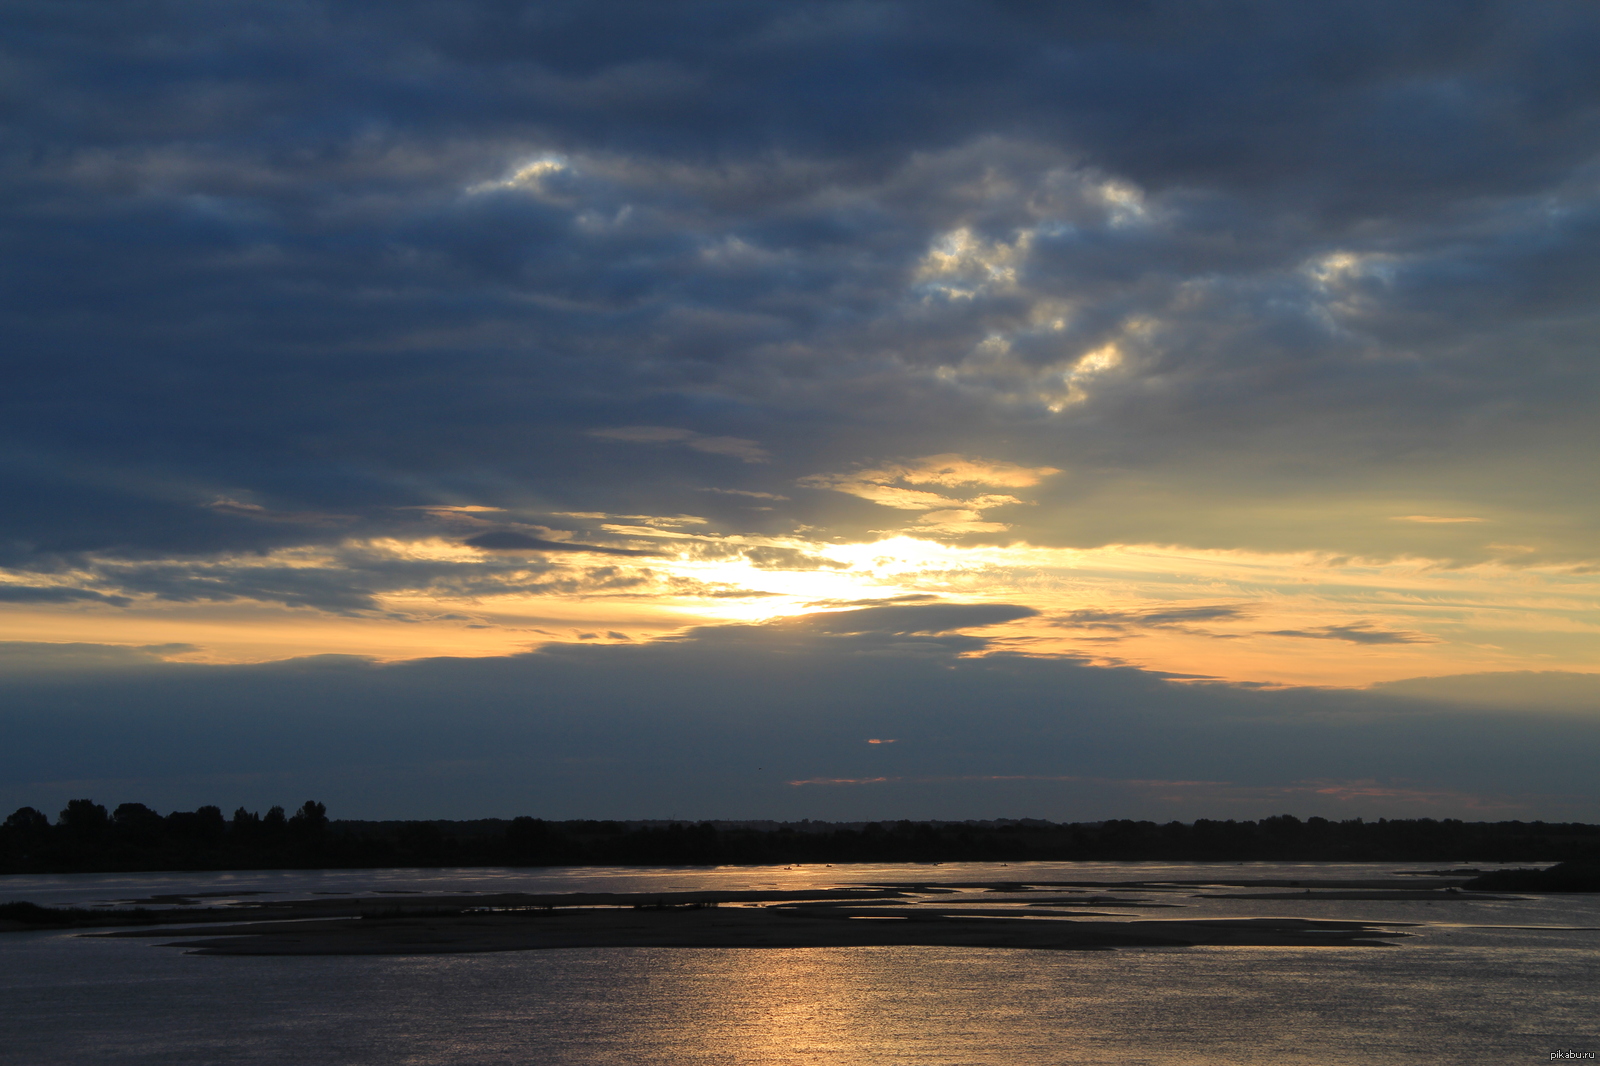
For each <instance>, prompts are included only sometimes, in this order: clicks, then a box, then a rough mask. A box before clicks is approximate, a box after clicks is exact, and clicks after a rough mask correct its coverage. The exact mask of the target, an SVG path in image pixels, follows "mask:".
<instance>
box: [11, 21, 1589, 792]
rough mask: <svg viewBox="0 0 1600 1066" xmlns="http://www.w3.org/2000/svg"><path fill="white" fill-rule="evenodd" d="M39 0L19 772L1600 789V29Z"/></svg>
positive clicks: (251, 781)
mask: <svg viewBox="0 0 1600 1066" xmlns="http://www.w3.org/2000/svg"><path fill="white" fill-rule="evenodd" d="M0 17H3V20H4V24H5V25H6V26H7V27H8V31H7V33H6V34H5V35H4V40H5V43H4V44H3V45H0V54H3V56H4V67H3V74H0V81H3V85H4V93H5V95H6V98H7V99H8V101H9V106H8V107H7V109H6V117H5V119H4V123H5V125H4V135H3V143H4V145H5V153H6V164H5V166H4V168H3V170H0V175H3V177H0V238H3V242H4V243H3V246H0V247H3V252H0V254H3V256H4V264H5V276H6V284H5V285H4V287H3V295H0V315H3V321H4V335H5V337H6V342H5V345H4V351H5V354H4V356H3V358H4V362H5V382H6V384H5V388H4V389H3V390H0V730H3V732H4V734H5V735H6V736H7V737H8V738H9V739H8V741H7V743H5V744H4V745H0V749H3V751H0V782H3V783H0V805H4V804H6V803H9V804H10V806H9V807H6V809H7V810H10V809H12V808H13V807H16V806H19V805H22V804H30V805H33V806H37V807H39V808H40V809H44V810H49V811H54V810H56V809H57V808H58V807H59V806H60V805H61V804H62V803H64V802H65V801H66V800H67V799H69V798H74V797H79V796H94V797H95V798H96V799H97V800H99V801H101V802H108V801H109V802H112V803H113V804H114V803H115V802H120V801H122V800H139V801H142V802H147V803H151V804H152V805H155V806H161V807H168V806H191V807H192V806H195V805H198V804H201V803H218V804H221V805H222V806H224V808H226V809H230V810H231V809H232V807H234V806H236V805H239V804H243V805H246V806H252V807H257V806H266V805H269V804H272V803H288V802H290V800H291V799H292V800H293V801H294V802H295V803H298V802H299V800H300V799H302V798H304V796H307V795H316V796H318V797H321V798H322V799H325V800H326V801H327V803H328V806H329V809H330V812H331V813H333V814H334V815H335V816H336V817H371V818H381V817H419V818H420V817H476V816H511V815H517V814H539V815H542V816H545V817H686V818H702V817H724V818H732V817H762V818H765V817H772V818H804V817H816V818H898V817H911V818H933V817H938V818H968V817H995V816H1016V817H1022V816H1036V817H1046V818H1055V819H1083V820H1087V819H1093V818H1105V817H1150V818H1157V819H1166V818H1180V819H1184V820H1190V819H1193V818H1195V817H1223V818H1227V817H1249V818H1255V817H1260V816H1263V815H1269V814H1276V813H1280V812H1282V811H1293V812H1295V813H1298V814H1300V815H1302V816H1304V815H1308V814H1316V815H1322V816H1325V817H1330V818H1338V817H1355V816H1364V817H1376V816H1379V815H1383V816H1389V817H1420V816H1429V817H1459V818H1469V819H1482V818H1492V819H1510V818H1521V819H1526V820H1533V819H1546V820H1579V819H1581V820H1590V821H1594V820H1600V784H1597V783H1596V780H1595V777H1594V774H1593V772H1592V766H1593V753H1594V752H1595V751H1596V750H1597V745H1600V541H1597V537H1596V533H1597V517H1600V494H1597V491H1596V490H1597V487H1600V486H1597V484H1596V481H1597V475H1596V471H1597V469H1600V465H1597V463H1596V461H1595V456H1596V450H1597V449H1596V446H1597V444H1600V440H1597V436H1600V417H1597V403H1596V401H1597V399H1600V359H1597V358H1596V353H1597V339H1600V309H1597V308H1600V303H1597V300H1596V296H1597V293H1600V65H1597V64H1596V63H1595V61H1594V57H1595V55H1596V54H1597V52H1600V14H1597V12H1596V9H1595V8H1594V6H1593V5H1591V4H1586V3H1577V2H1572V3H1560V2H1551V3H1537V4H1531V5H1530V4H1512V3H1509V2H1507V3H1496V2H1489V3H1482V4H1473V5H1467V6H1465V7H1463V6H1461V5H1448V6H1446V5H1438V4H1429V3H1419V4H1408V5H1400V6H1394V5H1389V4H1378V3H1366V2H1358V0H1341V2H1337V3H1331V4H1323V5H1314V6H1306V5H1292V4H1257V3H1220V4H1206V5H1197V4H1192V3H1162V2H1156V3H1149V4H1128V3H1104V4H1099V3H1072V4H1060V5H1036V4H1026V3H1008V2H994V3H977V4H964V3H937V2H936V3H927V4H901V3H891V2H883V3H868V2H845V0H840V2H827V0H814V2H810V0H808V2H804V3H760V2H751V3H738V4H724V3H716V2H710V0H705V2H699V0H696V2H689V3H682V4H669V5H664V4H656V3H632V2H628V0H615V2H605V3H582V4H580V3H556V2H552V3H541V4H522V3H509V2H505V3H503V2H496V0H470V2H457V3H450V4H438V3H430V2H423V0H416V2H406V0H402V2H388V3H382V4H378V3H370V4H369V3H360V2H349V3H323V2H315V0H312V2H306V3H288V4H286V3H278V2H274V3H258V2H252V0H240V2H236V3H224V4H187V3H175V4H156V3H127V4H117V5H111V6H103V5H92V4H90V5H84V4H76V3H61V2H58V0H53V2H49V3H45V2H20V3H14V4H10V5H7V8H6V11H5V14H4V15H3V16H0Z"/></svg>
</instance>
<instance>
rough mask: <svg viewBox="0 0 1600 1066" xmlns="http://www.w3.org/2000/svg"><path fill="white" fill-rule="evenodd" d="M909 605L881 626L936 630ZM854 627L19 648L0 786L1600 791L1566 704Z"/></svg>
mask: <svg viewBox="0 0 1600 1066" xmlns="http://www.w3.org/2000/svg"><path fill="white" fill-rule="evenodd" d="M937 606H938V605H934V606H930V607H923V608H903V610H908V611H909V610H922V611H928V612H931V613H932V620H930V621H927V622H912V621H909V620H904V619H902V620H899V621H896V622H894V623H893V624H892V628H893V629H896V630H901V631H916V632H919V633H922V632H927V631H930V630H942V629H943V627H944V626H946V625H948V624H950V622H951V617H950V616H949V615H948V614H941V613H939V612H938V611H937ZM871 610H873V609H868V611H867V612H856V619H855V621H853V622H851V623H850V625H848V626H845V627H843V628H845V629H849V630H851V631H850V632H839V631H838V630H833V631H828V630H823V629H821V628H820V627H817V626H808V625H796V624H776V625H742V626H718V627H708V628H704V629H701V630H698V631H696V632H695V633H693V634H691V635H689V636H688V637H686V638H684V639H681V640H677V641H668V642H656V643H650V644H616V645H598V646H597V645H588V644H563V645H551V646H547V647H546V648H544V649H543V650H541V651H538V652H534V653H530V654H527V655H519V656H512V657H507V658H482V659H428V660H412V661H409V662H400V663H390V664H378V663H374V662H370V661H367V660H364V659H358V658H354V657H348V656H322V657H316V658H309V659H300V660H292V661H287V662H280V663H271V664H259V665H238V666H208V665H199V664H193V663H161V662H157V661H154V656H155V655H156V654H159V651H156V652H152V651H148V650H143V651H130V650H127V649H104V650H103V654H101V655H100V656H99V657H98V658H96V657H95V656H94V655H93V654H92V652H93V651H94V649H92V648H91V649H84V648H83V647H82V646H78V647H76V648H67V649H55V648H54V647H53V646H37V645H35V646H32V647H33V648H36V649H39V652H37V653H35V654H33V655H24V656H22V657H21V659H20V662H22V663H23V664H26V665H27V666H28V669H27V670H26V671H24V672H8V673H6V674H5V675H4V676H0V697H3V698H0V718H3V722H4V730H5V735H6V737H7V743H6V745H4V747H3V748H0V781H4V782H5V786H4V789H3V795H0V799H3V800H4V801H5V802H6V803H9V804H11V805H12V806H13V807H14V806H20V805H23V804H27V805H31V806H35V807H42V808H45V809H55V808H54V807H52V806H51V805H52V804H54V805H60V804H61V803H64V802H65V800H66V799H69V798H74V797H76V796H79V795H83V794H93V795H95V796H96V797H97V798H98V799H100V800H101V801H102V802H105V801H107V800H113V799H114V800H116V801H117V802H121V801H124V800H127V799H129V798H136V799H138V801H139V802H157V803H161V804H168V805H175V806H185V805H187V806H191V807H192V806H194V805H196V804H198V803H201V802H216V803H221V804H222V805H223V806H224V807H227V806H228V805H230V804H238V803H245V804H247V805H248V804H257V805H261V804H266V803H268V802H269V801H270V802H276V801H277V800H278V799H281V797H279V796H278V793H279V792H284V791H293V792H294V794H297V795H298V794H300V793H301V792H303V791H305V789H307V788H310V789H312V790H313V791H314V793H315V794H317V795H319V796H322V797H323V798H324V800H325V801H327V802H328V803H329V804H330V807H332V808H334V809H336V810H338V812H339V813H341V814H344V815H348V816H356V817H359V816H368V817H377V816H383V817H394V816H429V817H439V816H455V817H474V816H483V815H487V814H501V815H511V814H521V813H532V814H538V815H543V816H546V817H562V816H574V817H593V816H619V817H636V816H642V815H645V814H649V813H651V812H661V811H667V810H670V811H673V812H676V813H678V814H679V815H680V816H683V817H740V816H744V817H794V818H798V817H851V818H862V817H870V818H884V817H972V816H974V815H993V814H1005V813H1008V812H1009V813H1012V814H1014V813H1016V811H1017V810H1021V809H1026V810H1027V811H1028V813H1030V814H1033V815H1036V816H1045V817H1056V818H1074V817H1075V818H1096V817H1109V816H1128V815H1129V814H1133V815H1139V814H1149V813H1155V814H1158V815H1159V816H1161V817H1172V816H1174V815H1175V814H1176V815H1180V816H1183V817H1193V816H1196V815H1203V816H1209V815H1218V814H1222V815H1228V816H1231V815H1233V814H1244V815H1246V816H1251V817H1254V816H1260V815H1262V814H1266V813H1272V812H1277V811H1282V810H1285V809H1293V810H1295V811H1297V812H1299V813H1301V814H1302V815H1304V814H1306V813H1323V814H1325V815H1337V814H1340V813H1347V814H1348V813H1350V812H1351V811H1353V810H1355V808H1352V807H1349V806H1346V805H1345V804H1344V801H1343V800H1341V799H1340V798H1339V796H1340V794H1341V790H1340V788H1339V787H1337V783H1338V782H1365V784H1364V785H1363V786H1362V787H1363V788H1364V789H1365V790H1366V791H1367V792H1369V793H1370V792H1373V790H1376V791H1377V792H1380V793H1385V794H1386V795H1387V798H1383V797H1380V798H1379V799H1378V800H1375V801H1374V802H1377V803H1379V805H1380V808H1381V809H1387V810H1388V812H1389V813H1390V814H1393V813H1394V810H1395V808H1394V806H1393V804H1394V803H1396V802H1400V801H1401V800H1400V799H1397V798H1396V797H1397V796H1401V795H1402V794H1403V793H1406V792H1407V791H1408V790H1410V791H1412V792H1415V791H1419V790H1420V791H1424V792H1433V793H1439V794H1447V795H1446V798H1447V800H1448V802H1446V803H1445V804H1444V805H1443V806H1436V807H1432V808H1427V809H1426V810H1425V811H1424V813H1433V814H1436V815H1441V814H1442V815H1446V816H1451V815H1454V816H1459V815H1468V816H1470V815H1471V814H1472V812H1473V809H1474V808H1473V807H1472V804H1473V803H1474V802H1476V800H1475V797H1477V798H1478V799H1482V798H1483V797H1485V796H1486V795H1487V796H1495V795H1501V796H1506V795H1509V796H1511V797H1512V801H1511V802H1512V803H1513V804H1520V806H1514V807H1513V808H1511V811H1512V814H1511V815H1510V816H1516V817H1552V816H1557V815H1561V816H1567V817H1572V816H1580V817H1581V816H1586V817H1589V818H1591V819H1592V818H1593V817H1594V816H1595V815H1594V811H1595V810H1596V807H1595V805H1596V803H1600V796H1597V795H1596V793H1595V790H1594V780H1593V774H1592V773H1591V766H1590V763H1591V761H1592V760H1591V759H1590V758H1589V754H1588V753H1589V752H1591V751H1592V750H1593V747H1594V743H1595V742H1596V740H1597V738H1596V736H1595V731H1596V726H1595V724H1594V722H1593V720H1592V717H1584V716H1573V715H1570V714H1568V715H1565V716H1563V715H1559V714H1558V715H1549V714H1540V713H1531V712H1523V713H1516V712H1514V711H1513V710H1512V709H1509V708H1505V707H1492V706H1491V707H1485V706H1474V707H1472V708H1471V709H1462V707H1461V705H1460V704H1458V703H1455V702H1452V701H1451V700H1450V699H1449V698H1448V696H1447V695H1442V694H1438V693H1436V694H1435V698H1434V699H1432V701H1431V702H1429V701H1427V700H1418V699H1417V698H1415V697H1414V696H1401V695H1387V694H1381V693H1368V692H1352V691H1329V690H1316V689H1284V690H1267V691H1262V690H1258V689H1252V688H1249V687H1240V686H1230V685H1220V684H1193V683H1187V684H1179V683H1175V682H1173V681H1171V680H1168V679H1165V678H1163V677H1161V676H1159V675H1156V674H1152V673H1147V672H1142V671H1139V670H1134V669H1129V668H1119V669H1108V668H1097V667H1092V666H1087V665H1084V664H1082V663H1080V662H1077V661H1073V660H1068V659H1059V658H1056V659H1051V658H1031V657H1026V656H1016V655H1003V654H1002V655H990V656H986V657H969V656H967V655H965V654H964V653H965V652H967V651H969V650H972V649H973V648H974V647H977V648H980V649H981V648H982V647H983V646H984V644H985V642H984V640H983V639H982V638H980V637H972V638H969V639H968V642H967V643H962V644H949V645H941V644H939V643H938V642H939V641H945V640H950V639H951V638H950V637H938V638H924V639H923V640H921V641H920V642H916V641H913V642H909V643H901V644H895V643H892V642H889V641H887V640H886V639H883V638H884V637H885V636H886V634H885V633H884V632H883V631H882V630H873V631H860V630H858V627H859V626H861V625H863V624H874V625H875V624H877V622H876V621H874V619H880V618H882V616H874V615H872V614H870V613H869V612H870V611H871ZM957 635H960V634H957ZM5 653H6V649H5V648H3V647H0V663H6V662H9V661H10V660H9V659H8V658H7V656H6V654H5ZM52 656H54V657H55V663H54V668H53V669H46V668H45V666H46V664H49V663H51V661H52V658H51V657H52ZM86 662H87V663H89V664H91V665H92V666H94V669H85V668H83V664H84V663H86ZM1436 680H1439V679H1436ZM1443 680H1446V681H1447V680H1448V679H1443ZM1592 688H1593V686H1592V685H1591V686H1590V690H1591V692H1592ZM873 737H894V738H896V743H895V744H894V745H892V746H886V745H875V746H874V745H868V744H865V743H863V741H864V740H865V739H867V738H873ZM197 767H203V768H204V769H203V771H197V770H196V768H197ZM885 779H893V780H894V781H899V782H902V783H901V784H894V783H893V781H890V782H888V783H887V784H884V782H885ZM805 781H812V782H816V781H828V782H835V783H839V784H836V785H835V786H829V787H826V788H823V787H810V786H797V785H795V784H793V782H805ZM850 782H862V783H865V784H864V785H863V786H862V787H856V786H853V785H851V784H850ZM872 782H879V784H877V785H874V784H872ZM918 782H921V783H920V784H919V783H918ZM1164 782H1165V783H1183V782H1191V783H1193V782H1201V783H1206V782H1211V783H1214V784H1215V786H1216V787H1215V788H1211V786H1207V787H1208V788H1210V791H1206V790H1205V789H1201V790H1200V791H1199V792H1195V791H1194V790H1193V789H1190V790H1189V791H1188V792H1187V793H1186V797H1187V798H1181V799H1162V798H1161V797H1169V796H1170V795H1171V794H1172V793H1173V791H1174V787H1177V786H1173V787H1168V785H1165V784H1163V783H1164ZM1380 783H1383V784H1382V785H1381V786H1380ZM1224 786H1225V787H1224ZM1185 787H1186V786H1185ZM874 789H876V791H874ZM1141 790H1142V791H1141ZM1152 790H1153V791H1152ZM1230 790H1231V792H1230ZM1386 790H1387V792H1386ZM1178 791H1183V788H1178ZM1232 793H1239V794H1247V796H1248V802H1244V801H1238V802H1235V800H1234V799H1230V798H1229V796H1230V795H1231V794H1232ZM308 794H310V793H308ZM1241 804H1242V805H1241ZM1383 804H1388V806H1387V807H1383ZM1359 812H1360V813H1372V811H1371V809H1370V808H1360V811H1359ZM1502 816H1506V815H1504V814H1502Z"/></svg>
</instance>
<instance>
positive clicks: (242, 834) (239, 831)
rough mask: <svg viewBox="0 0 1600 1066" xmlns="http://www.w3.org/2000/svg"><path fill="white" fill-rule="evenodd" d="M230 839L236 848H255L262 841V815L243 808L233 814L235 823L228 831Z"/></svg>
mask: <svg viewBox="0 0 1600 1066" xmlns="http://www.w3.org/2000/svg"><path fill="white" fill-rule="evenodd" d="M228 839H229V841H230V842H231V843H232V844H233V846H234V847H236V848H240V847H242V848H248V847H253V846H255V845H256V844H257V843H258V842H259V841H260V840H261V815H259V814H256V813H254V812H252V811H247V810H245V809H244V808H243V807H240V808H239V809H238V810H236V811H234V812H233V823H232V825H231V826H230V827H229V829H228Z"/></svg>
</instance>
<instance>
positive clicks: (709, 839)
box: [0, 799, 1600, 873]
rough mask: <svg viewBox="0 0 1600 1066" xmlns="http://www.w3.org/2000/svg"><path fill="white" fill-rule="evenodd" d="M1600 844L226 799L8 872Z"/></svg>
mask: <svg viewBox="0 0 1600 1066" xmlns="http://www.w3.org/2000/svg"><path fill="white" fill-rule="evenodd" d="M1596 858H1600V826H1595V825H1587V824H1583V823H1576V822H1567V823H1558V822H1463V821H1459V820H1457V819H1443V820H1435V819H1432V818H1413V819H1384V818H1380V819H1378V820H1376V821H1364V820H1362V819H1360V818H1353V819H1349V820H1345V821H1337V822H1335V821H1330V820H1328V819H1325V818H1308V819H1306V820H1304V821H1302V820H1300V819H1299V818H1296V817H1294V816H1293V815H1287V814H1285V815H1279V816H1278V817H1275V818H1263V819H1261V820H1260V821H1233V820H1228V821H1214V820H1210V819H1204V818H1202V819H1199V820H1196V821H1194V822H1187V823H1186V822H1167V823H1165V824H1160V823H1156V822H1150V821H1129V820H1126V819H1121V820H1112V821H1105V822H1061V823H1058V822H1048V821H1043V820H1040V819H999V820H993V821H966V822H948V821H921V822H912V821H900V822H870V823H828V822H811V821H806V822H789V823H778V822H698V823H689V822H615V821H565V822H555V821H545V820H543V819H539V818H531V817H522V818H513V819H510V820H505V819H479V820H475V821H405V822H367V821H330V820H329V818H328V815H327V808H326V807H325V806H324V805H323V804H321V803H318V802H316V801H314V800H308V801H307V802H306V803H304V804H302V805H301V807H300V808H299V809H298V810H296V811H295V812H294V813H293V814H286V813H285V812H284V809H283V808H282V807H273V808H272V809H270V810H269V811H267V812H266V814H258V813H256V812H253V811H247V810H245V809H244V808H243V807H241V808H239V809H238V810H236V811H234V813H233V817H232V818H226V817H224V816H223V813H222V810H221V809H220V808H218V807H212V806H208V807H201V808H199V809H198V810H194V811H172V812H171V813H169V814H166V815H162V814H159V813H158V812H156V811H154V810H152V809H150V808H149V807H147V806H145V805H144V804H142V803H124V804H122V805H121V806H119V807H117V808H116V809H115V810H114V811H110V812H107V810H106V808H105V807H103V806H101V805H100V804H98V803H95V802H94V801H92V800H88V799H77V800H72V801H71V802H70V803H68V804H67V806H66V808H65V809H64V810H63V811H61V813H60V814H59V816H58V817H57V819H56V820H55V822H54V823H52V822H51V821H50V819H49V817H48V816H47V815H45V814H44V813H43V812H41V811H38V810H35V809H34V808H32V807H23V808H21V809H19V810H17V811H16V812H14V813H13V814H11V815H10V816H9V817H8V818H6V820H5V822H4V824H3V825H0V873H67V872H112V871H138V870H226V869H317V868H347V869H361V868H378V867H391V866H398V867H409V866H569V865H571V866H577V865H624V866H626V865H646V866H655V865H661V866H676V865H691V866H692V865H764V864H780V863H847V862H960V861H991V862H1025V861H1030V860H1055V861H1073V860H1077V861H1085V860H1102V861H1120V862H1132V861H1149V860H1164V861H1179V862H1181V861H1209V862H1250V861H1344V862H1374V861H1398V862H1441V863H1454V864H1470V863H1473V862H1558V861H1567V860H1585V861H1592V860H1594V859H1596Z"/></svg>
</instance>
